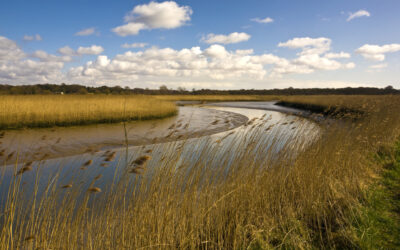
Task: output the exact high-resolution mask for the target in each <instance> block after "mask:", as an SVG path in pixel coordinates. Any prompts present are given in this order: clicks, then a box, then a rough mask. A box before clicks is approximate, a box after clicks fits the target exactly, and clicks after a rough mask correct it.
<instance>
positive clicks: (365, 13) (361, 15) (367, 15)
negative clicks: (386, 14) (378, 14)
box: [347, 10, 371, 22]
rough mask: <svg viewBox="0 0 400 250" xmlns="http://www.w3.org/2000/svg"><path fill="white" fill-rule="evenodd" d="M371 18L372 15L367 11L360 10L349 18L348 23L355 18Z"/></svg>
mask: <svg viewBox="0 0 400 250" xmlns="http://www.w3.org/2000/svg"><path fill="white" fill-rule="evenodd" d="M364 16H365V17H370V16H371V14H370V13H369V12H368V11H366V10H359V11H357V12H354V13H351V12H350V14H349V17H348V18H347V22H350V21H351V20H353V19H354V18H359V17H364Z"/></svg>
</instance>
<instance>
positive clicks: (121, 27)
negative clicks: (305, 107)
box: [0, 0, 400, 89]
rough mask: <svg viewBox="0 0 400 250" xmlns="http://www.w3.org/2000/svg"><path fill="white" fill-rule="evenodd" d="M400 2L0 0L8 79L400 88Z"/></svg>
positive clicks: (0, 39)
mask: <svg viewBox="0 0 400 250" xmlns="http://www.w3.org/2000/svg"><path fill="white" fill-rule="evenodd" d="M399 13H400V1H398V0H352V1H348V0H335V1H328V0H307V1H298V0H246V1H243V0H213V1H210V0H201V1H188V0H182V1H132V0H131V1H127V0H118V1H109V0H68V1H67V0H35V1H32V0H12V1H11V0H10V1H1V2H0V84H12V85H22V84H42V83H54V84H60V83H67V84H83V85H88V86H101V85H108V86H116V85H119V86H122V87H125V86H129V87H131V88H135V87H137V88H158V87H159V86H160V85H166V86H167V87H168V88H173V89H176V88H178V87H183V88H186V89H192V88H195V89H201V88H210V89H253V88H254V89H272V88H287V87H295V88H314V87H320V88H324V87H329V88H341V87H358V86H363V87H385V86H388V85H392V86H393V87H395V88H400V32H398V27H399V26H400V15H399Z"/></svg>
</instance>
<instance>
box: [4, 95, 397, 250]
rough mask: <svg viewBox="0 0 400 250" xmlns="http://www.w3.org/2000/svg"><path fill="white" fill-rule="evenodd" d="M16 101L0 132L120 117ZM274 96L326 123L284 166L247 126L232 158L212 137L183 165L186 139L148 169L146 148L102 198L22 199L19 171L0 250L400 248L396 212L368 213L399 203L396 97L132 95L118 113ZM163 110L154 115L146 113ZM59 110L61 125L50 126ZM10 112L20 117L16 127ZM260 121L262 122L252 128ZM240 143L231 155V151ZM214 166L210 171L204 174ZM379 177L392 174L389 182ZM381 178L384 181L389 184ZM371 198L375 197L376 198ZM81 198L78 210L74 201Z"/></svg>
mask: <svg viewBox="0 0 400 250" xmlns="http://www.w3.org/2000/svg"><path fill="white" fill-rule="evenodd" d="M13 98H14V99H13ZM18 98H21V97H7V98H6V99H1V101H0V103H1V104H0V106H1V105H9V106H2V109H1V110H3V112H4V110H7V112H8V113H7V114H5V113H1V117H8V118H7V119H4V118H2V119H1V121H2V122H3V125H2V126H7V127H18V126H20V125H21V124H23V125H24V126H29V124H28V123H26V121H27V120H34V121H35V123H34V124H44V125H46V124H47V125H58V124H59V123H60V122H61V123H74V121H76V116H78V117H81V118H79V119H78V120H80V121H87V120H85V119H88V120H89V121H96V119H97V118H96V117H97V115H98V113H96V112H95V110H102V112H104V113H101V114H102V117H103V119H104V117H108V115H109V114H114V113H115V112H117V111H118V112H121V111H122V110H124V105H122V104H121V98H126V97H114V99H107V101H110V102H111V103H114V104H113V105H110V104H108V103H107V102H105V103H104V102H102V103H104V104H102V105H103V106H95V105H94V104H93V102H95V103H97V104H98V103H99V98H100V99H101V100H102V101H105V99H104V98H105V97H88V99H87V100H86V101H85V105H83V107H85V108H84V110H86V111H85V112H80V113H79V112H78V113H79V115H78V114H77V110H78V109H77V107H81V105H82V103H80V102H79V101H77V100H76V97H60V98H61V99H58V98H59V97H51V98H50V99H48V100H46V99H45V98H48V97H32V98H33V99H34V100H35V101H36V102H38V101H39V100H40V102H39V103H43V104H42V105H45V104H44V103H47V104H46V105H45V106H42V108H39V107H38V106H37V105H36V106H35V104H34V101H32V100H33V99H28V100H27V101H26V103H25V102H24V103H23V104H21V103H22V101H21V100H22V99H18ZM35 98H37V99H35ZM68 98H70V99H68ZM102 98H103V99H102ZM107 98H108V97H107ZM230 98H231V99H230ZM235 98H237V99H235ZM275 98H279V100H281V101H283V102H284V103H283V104H285V105H289V106H296V107H304V108H309V109H312V110H314V111H316V112H320V113H325V114H326V115H329V116H330V118H333V119H334V122H331V121H330V120H328V121H326V123H324V122H322V123H321V124H320V125H321V128H322V134H321V136H320V137H319V138H318V139H317V140H316V141H314V142H313V143H312V144H311V145H308V146H307V147H306V148H305V149H304V150H302V151H301V153H300V154H299V155H297V156H296V157H294V158H293V157H290V155H291V152H290V151H291V145H283V147H282V148H283V149H282V151H281V152H280V153H279V155H278V156H279V157H278V158H277V159H276V158H274V160H273V161H272V160H271V159H270V158H268V153H269V151H268V150H266V149H265V148H264V147H259V144H258V143H257V142H259V141H260V138H262V134H265V133H267V132H266V131H267V130H265V129H263V130H262V131H261V130H259V129H257V127H256V126H252V127H251V130H250V132H249V133H248V134H246V135H245V136H243V135H235V134H232V135H231V136H232V137H233V138H232V140H231V143H232V145H228V146H227V147H230V146H232V148H235V149H236V150H237V151H234V152H230V153H229V155H228V154H227V155H220V151H219V150H217V149H218V147H216V146H215V145H218V143H220V142H218V141H217V142H216V141H213V140H212V139H210V140H209V141H206V144H205V146H204V147H203V148H201V151H200V152H197V154H199V155H200V156H202V157H199V159H197V160H194V161H189V162H185V161H183V162H182V160H181V156H182V155H183V154H184V153H183V152H184V149H185V145H186V141H183V142H182V143H183V144H173V145H172V146H171V148H170V149H166V150H165V151H164V152H161V153H162V155H163V157H162V158H161V159H160V160H159V161H157V162H154V161H153V159H151V157H150V156H151V152H150V151H145V149H143V151H142V154H141V155H140V157H135V158H133V159H131V160H130V161H129V164H125V165H123V164H122V165H121V166H119V167H120V168H122V169H126V170H127V171H126V174H125V175H123V176H124V177H123V178H121V181H120V182H118V183H116V184H115V185H114V186H113V187H112V188H110V189H108V190H100V189H99V188H98V187H97V186H96V185H95V184H96V180H91V182H90V183H89V184H88V185H90V188H89V189H83V188H82V185H75V184H74V185H72V184H68V185H65V183H64V184H63V183H58V182H57V180H58V179H56V180H51V182H50V180H49V185H48V189H46V190H47V191H46V195H44V196H42V197H39V196H36V195H33V196H32V197H29V198H28V199H27V198H22V197H23V195H22V193H23V189H21V188H20V184H21V183H22V182H23V178H24V175H25V174H24V172H23V171H22V173H21V172H20V174H17V175H16V176H15V177H14V179H13V181H12V182H11V184H10V185H11V188H10V192H9V193H8V194H7V199H6V200H7V201H6V203H5V204H6V205H5V206H4V207H3V208H2V210H1V211H0V213H1V225H2V227H1V236H0V248H1V249H12V248H28V249H30V248H32V249H34V248H43V249H50V248H51V249H58V248H61V249H75V248H82V249H122V248H132V249H175V248H181V249H198V248H200V249H271V248H279V249H280V248H289V249H292V248H298V249H310V248H338V249H342V248H362V249H371V248H376V247H382V248H389V249H390V248H395V247H398V245H396V244H398V242H396V238H395V237H396V233H393V230H398V227H397V225H398V224H396V222H397V221H398V219H399V218H398V214H397V213H396V212H394V211H393V209H395V208H389V207H388V206H384V207H383V208H382V207H380V208H379V206H378V208H379V209H382V210H381V211H385V217H384V218H383V219H382V218H379V216H378V215H376V214H378V212H377V211H379V210H377V208H376V205H377V204H376V203H377V202H379V201H380V200H382V199H389V198H393V197H392V196H391V195H396V193H394V194H390V195H389V194H388V191H387V189H390V190H391V191H390V192H398V191H399V190H398V185H397V184H396V183H398V182H396V178H398V172H396V171H398V170H399V169H398V168H399V162H400V158H399V155H400V154H399V148H398V147H397V148H395V147H394V145H395V143H396V141H398V140H399V139H400V137H399V135H400V116H399V113H398V107H400V97H399V96H311V97H310V96H283V97H271V96H265V97H263V96H248V97H246V96H240V97H239V96H237V97H230V96H223V97H221V96H204V97H203V96H201V97H199V96H196V97H192V96H189V97H184V98H183V97H181V96H157V97H155V99H153V98H147V97H146V98H144V97H140V98H137V97H135V98H132V99H129V98H126V100H127V104H129V105H126V107H128V106H130V105H132V106H131V107H135V108H134V109H133V110H132V109H128V108H127V110H130V111H129V112H128V111H126V112H127V113H129V114H131V115H130V116H129V117H130V118H131V119H133V118H136V119H137V118H140V119H144V118H145V117H146V118H148V117H162V116H164V115H165V114H170V113H173V112H175V109H174V106H173V104H169V106H168V105H166V104H165V103H164V100H182V99H184V100H201V101H211V100H212V101H223V100H271V99H273V100H276V99H275ZM5 100H6V101H5ZM60 100H62V101H64V102H67V101H68V102H71V103H73V104H72V105H66V104H64V105H63V107H64V108H65V107H67V108H66V109H62V108H63V107H59V106H57V105H55V103H58V102H59V101H60ZM74 101H75V102H74ZM115 102H117V103H118V105H116V104H115ZM168 103H170V102H168ZM21 105H26V106H24V107H29V109H28V110H27V111H26V112H25V113H24V112H22V113H21V108H18V107H22V106H21ZM49 105H50V107H51V109H52V110H53V111H51V112H48V113H51V114H52V115H51V116H45V115H43V109H45V110H46V109H50V108H49ZM91 105H94V106H91ZM115 106H117V107H115ZM160 106H162V107H163V109H161V110H160V112H158V113H154V112H155V110H159V107H160ZM3 107H13V108H7V109H5V108H3ZM110 107H115V108H113V109H110ZM139 107H142V108H139ZM144 107H147V108H148V109H145V108H144ZM155 107H157V108H155ZM164 107H165V109H164ZM103 109H104V111H103ZM89 110H90V112H89ZM116 110H117V111H116ZM31 112H32V113H31ZM35 112H36V113H35ZM57 112H63V113H62V114H63V115H61V116H58V115H56V114H57ZM107 112H108V113H107ZM118 112H117V113H118ZM152 112H153V113H152ZM46 113H47V110H46ZM11 114H20V115H19V116H16V117H17V118H13V117H14V116H13V115H11ZM31 114H35V115H32V116H31ZM150 114H151V115H150ZM27 117H32V118H27ZM88 117H89V118H88ZM124 117H126V116H122V117H121V116H116V117H115V118H114V119H123V118H124ZM107 119H109V118H107ZM6 121H7V122H6ZM24 122H25V123H24ZM259 122H260V123H262V122H264V121H263V120H262V119H259ZM250 125H251V124H250ZM250 125H249V126H250ZM40 126H42V125H40ZM253 127H254V128H253ZM297 129H300V130H301V128H297ZM276 139H277V140H278V141H274V142H273V143H279V139H280V138H276ZM235 143H236V144H235ZM237 143H239V147H234V144H235V145H236V146H237ZM127 150H128V149H127ZM221 152H222V151H221ZM114 155H115V154H114ZM260 155H261V156H264V157H260ZM107 157H111V156H110V155H108V156H107ZM121 157H122V158H124V157H127V156H121ZM396 157H397V158H396ZM111 158H112V157H111ZM127 162H128V161H127ZM148 162H149V164H150V163H151V164H152V165H157V166H158V168H157V169H152V170H151V174H144V173H146V171H150V169H149V170H147V169H146V167H145V166H146V164H147V163H148ZM85 164H86V165H87V166H89V165H90V168H99V167H100V166H99V165H97V163H92V162H91V161H87V162H86V163H84V165H85ZM212 164H217V165H218V166H219V168H218V169H214V168H211V167H210V166H211V165H212ZM18 170H19V171H21V169H20V168H18V167H17V165H16V166H15V172H16V173H17V171H18ZM29 170H31V169H29ZM115 171H117V170H115ZM388 171H391V172H390V173H391V174H390V176H389V177H386V176H387V175H386V173H387V172H388ZM39 174H40V171H39V170H38V175H39ZM396 176H397V177H396ZM387 178H390V179H389V180H392V183H387V180H388V179H387ZM393 178H394V181H393ZM397 180H398V179H397ZM54 182H57V184H54ZM382 183H384V184H385V185H383V184H382ZM393 183H394V184H393ZM61 185H64V186H62V187H61ZM396 185H397V186H396ZM393 186H395V187H396V188H397V191H396V189H395V190H394V189H393ZM377 192H378V193H379V195H380V196H376V195H374V194H376V193H377ZM82 195H83V198H82V200H81V202H77V200H79V199H80V198H79V199H78V197H81V196H82ZM389 196H390V197H389ZM377 197H378V199H377ZM388 197H389V198H388ZM397 199H398V196H397ZM396 202H397V203H398V200H397V201H396ZM397 203H396V204H397ZM26 204H29V205H28V206H27V205H26ZM372 215H373V216H372ZM388 218H389V219H388ZM377 222H379V223H377ZM388 225H391V227H388ZM385 228H386V232H385ZM387 228H390V229H391V230H387ZM393 236H394V237H393Z"/></svg>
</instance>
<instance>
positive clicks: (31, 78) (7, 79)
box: [0, 36, 64, 84]
mask: <svg viewBox="0 0 400 250" xmlns="http://www.w3.org/2000/svg"><path fill="white" fill-rule="evenodd" d="M44 53H45V54H44ZM44 53H41V52H38V53H34V55H36V56H37V57H36V58H38V57H42V59H40V58H39V61H35V60H31V59H28V55H27V54H26V53H25V52H23V51H22V50H21V49H20V48H19V47H18V46H17V44H16V43H15V42H14V41H12V40H10V39H8V38H6V37H2V36H0V81H1V82H2V83H6V84H7V83H8V84H28V83H30V84H34V83H43V82H53V81H57V80H59V79H62V78H63V74H62V73H61V69H62V68H63V66H64V63H63V62H62V61H60V60H58V59H57V60H55V61H50V60H45V59H46V57H47V59H50V58H53V59H55V57H52V55H48V54H47V53H46V52H44Z"/></svg>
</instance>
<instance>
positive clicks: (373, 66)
mask: <svg viewBox="0 0 400 250" xmlns="http://www.w3.org/2000/svg"><path fill="white" fill-rule="evenodd" d="M387 66H388V64H387V63H381V64H374V65H371V66H369V68H370V69H383V68H386V67H387Z"/></svg>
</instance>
